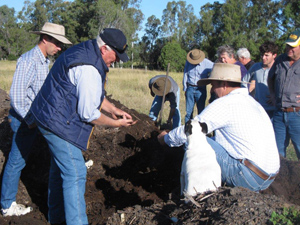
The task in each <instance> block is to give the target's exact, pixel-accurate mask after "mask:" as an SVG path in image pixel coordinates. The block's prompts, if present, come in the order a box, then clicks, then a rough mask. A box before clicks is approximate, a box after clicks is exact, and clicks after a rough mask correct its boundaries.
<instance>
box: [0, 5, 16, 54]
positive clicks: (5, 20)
mask: <svg viewBox="0 0 300 225" xmlns="http://www.w3.org/2000/svg"><path fill="white" fill-rule="evenodd" d="M14 14H15V9H14V8H8V7H7V6H6V5H4V6H1V7H0V28H1V29H0V57H1V58H7V56H8V55H10V54H15V53H16V51H17V49H15V48H14V43H15V42H16V41H17V40H16V37H15V35H14V33H15V32H16V31H17V29H18V27H17V23H16V22H17V21H16V17H15V16H14Z"/></svg>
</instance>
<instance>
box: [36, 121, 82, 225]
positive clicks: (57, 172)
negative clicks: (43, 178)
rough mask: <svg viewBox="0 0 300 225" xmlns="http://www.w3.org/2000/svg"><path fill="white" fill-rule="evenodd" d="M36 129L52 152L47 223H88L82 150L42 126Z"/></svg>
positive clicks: (79, 224) (77, 224) (80, 224)
mask: <svg viewBox="0 0 300 225" xmlns="http://www.w3.org/2000/svg"><path fill="white" fill-rule="evenodd" d="M39 130H40V131H41V133H42V134H43V136H44V137H45V139H46V141H47V143H48V146H49V149H50V153H51V164H50V172H49V186H48V207H49V212H48V220H49V222H50V223H61V222H63V221H66V223H67V224H72V225H82V224H88V219H87V215H86V205H85V199H84V193H85V183H86V171H87V170H86V166H85V162H84V159H83V156H82V152H81V150H80V149H79V148H77V147H75V146H74V145H72V144H70V143H69V142H67V141H65V140H63V139H61V138H60V137H58V136H57V135H55V134H53V133H52V132H50V131H49V130H46V129H44V128H43V127H41V126H39Z"/></svg>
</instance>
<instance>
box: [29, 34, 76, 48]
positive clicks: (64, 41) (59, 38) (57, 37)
mask: <svg viewBox="0 0 300 225" xmlns="http://www.w3.org/2000/svg"><path fill="white" fill-rule="evenodd" d="M31 33H33V34H47V35H49V36H51V37H53V38H55V39H56V40H58V41H60V42H61V43H63V44H67V45H71V44H72V42H70V41H69V40H68V39H67V38H65V37H64V36H61V35H57V34H53V33H51V32H46V31H31Z"/></svg>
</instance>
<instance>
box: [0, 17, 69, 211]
mask: <svg viewBox="0 0 300 225" xmlns="http://www.w3.org/2000/svg"><path fill="white" fill-rule="evenodd" d="M33 33H34V34H39V35H40V39H39V42H38V44H37V45H36V46H35V47H34V48H33V49H31V50H30V51H28V52H26V53H24V54H23V55H21V57H20V58H19V59H18V61H17V67H16V71H15V73H14V77H13V82H12V85H11V89H10V92H9V93H10V99H11V108H10V111H9V116H8V118H9V122H10V126H11V129H12V131H13V138H12V146H11V150H10V153H9V156H8V160H7V163H6V166H5V169H4V173H3V178H2V190H1V208H2V209H1V212H2V214H3V216H20V215H24V214H26V213H29V212H30V211H31V210H32V209H31V208H30V207H25V206H24V205H21V204H17V203H16V195H17V192H18V184H19V180H20V176H21V171H22V169H23V168H24V167H25V165H26V161H27V158H28V155H29V153H30V151H31V148H32V144H33V141H34V139H35V137H36V134H37V127H36V125H35V123H34V118H33V116H32V114H31V113H30V111H29V109H30V106H31V104H32V102H33V100H34V98H35V96H36V95H37V93H38V92H39V90H40V88H41V86H42V84H43V82H44V80H45V79H46V77H47V74H48V72H49V63H50V60H49V59H48V56H53V55H55V54H56V53H57V52H58V51H61V46H62V44H72V43H71V42H70V41H69V40H68V39H67V38H65V28H64V26H62V25H58V24H54V23H49V22H46V23H45V24H44V26H43V27H42V30H41V31H34V32H33Z"/></svg>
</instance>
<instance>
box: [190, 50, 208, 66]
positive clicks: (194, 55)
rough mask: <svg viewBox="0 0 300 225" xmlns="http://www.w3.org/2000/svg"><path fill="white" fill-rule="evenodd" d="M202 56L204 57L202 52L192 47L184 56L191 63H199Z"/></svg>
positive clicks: (202, 58)
mask: <svg viewBox="0 0 300 225" xmlns="http://www.w3.org/2000/svg"><path fill="white" fill-rule="evenodd" d="M204 58H205V54H204V52H202V51H201V50H199V49H193V50H191V51H189V53H188V54H187V56H186V59H187V61H188V62H189V63H190V64H193V65H196V64H199V63H201V62H202V61H203V60H204Z"/></svg>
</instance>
